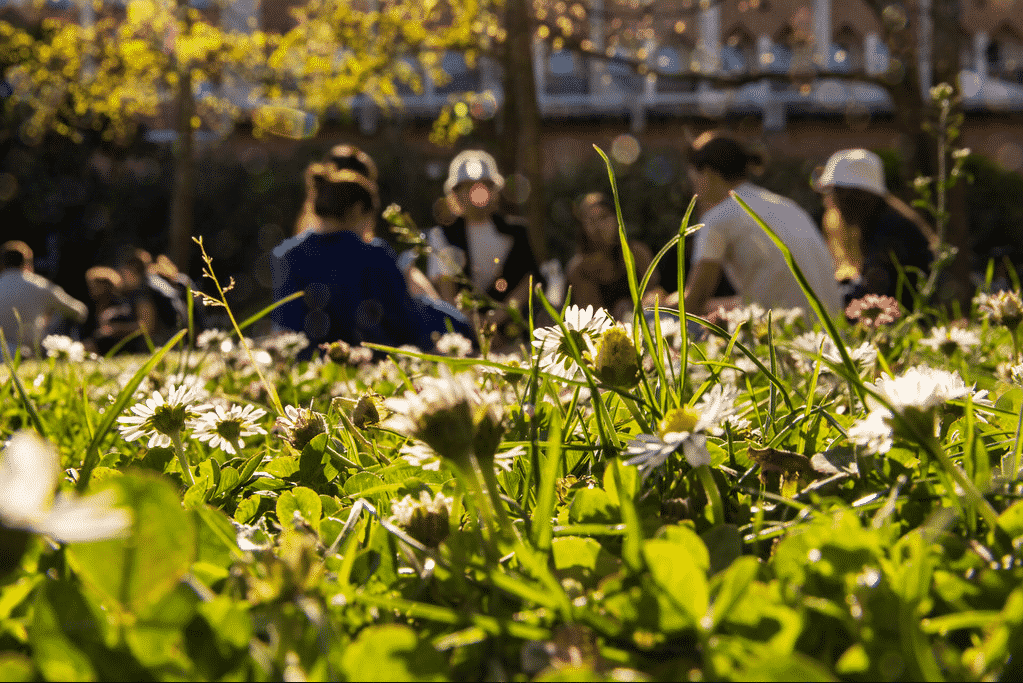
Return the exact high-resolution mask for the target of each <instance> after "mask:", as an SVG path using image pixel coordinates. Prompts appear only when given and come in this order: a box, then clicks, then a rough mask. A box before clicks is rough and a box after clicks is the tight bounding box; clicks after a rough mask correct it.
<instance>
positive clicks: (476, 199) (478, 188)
mask: <svg viewBox="0 0 1023 683" xmlns="http://www.w3.org/2000/svg"><path fill="white" fill-rule="evenodd" d="M469 201H470V202H472V203H473V206H478V207H480V208H482V207H484V206H486V205H487V204H489V203H490V187H488V186H487V184H486V183H476V184H475V185H473V186H472V188H470V189H469Z"/></svg>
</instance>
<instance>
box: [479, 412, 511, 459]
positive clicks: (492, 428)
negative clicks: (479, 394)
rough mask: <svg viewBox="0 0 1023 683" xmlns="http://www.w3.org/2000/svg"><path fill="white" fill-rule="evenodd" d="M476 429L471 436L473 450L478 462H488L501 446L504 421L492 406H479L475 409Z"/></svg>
mask: <svg viewBox="0 0 1023 683" xmlns="http://www.w3.org/2000/svg"><path fill="white" fill-rule="evenodd" d="M475 423H476V429H475V434H474V436H473V450H474V452H475V453H476V457H477V458H478V459H479V461H480V462H490V461H493V459H494V453H497V448H498V446H500V445H501V437H503V436H504V421H503V420H502V419H501V416H500V415H499V414H498V413H497V411H495V410H494V407H493V406H490V405H480V406H479V407H478V408H477V409H476V420H475Z"/></svg>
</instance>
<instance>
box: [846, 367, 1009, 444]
mask: <svg viewBox="0 0 1023 683" xmlns="http://www.w3.org/2000/svg"><path fill="white" fill-rule="evenodd" d="M867 386H868V387H870V388H872V389H873V390H874V391H875V392H877V393H878V394H879V395H880V396H881V397H882V398H883V399H884V400H885V401H886V402H887V403H888V404H889V405H891V407H892V409H894V410H895V411H896V412H898V413H900V414H901V415H903V417H904V418H906V419H909V420H911V421H912V422H914V423H915V424H917V425H918V428H919V429H933V428H934V426H935V424H934V421H935V420H936V417H935V413H934V410H935V409H936V408H937V407H938V406H941V405H942V404H944V403H945V402H947V401H950V400H952V399H957V398H962V397H964V396H966V395H967V394H969V393H971V392H972V389H970V388H968V387H967V386H966V384H965V383H964V382H963V378H962V377H960V376H959V375H958V374H957V373H955V372H949V371H947V370H936V369H934V368H929V367H926V366H916V367H912V368H910V369H909V370H907V371H906V372H904V373H903V374H902V375H900V376H899V377H892V376H891V375H882V376H881V377H880V378H879V379H878V380H877V382H875V383H873V384H870V383H868V384H867ZM975 396H976V398H975V399H974V400H975V401H979V402H980V404H981V405H985V404H987V403H990V401H988V399H987V398H986V396H987V393H986V392H978V393H977V394H975ZM867 407H868V408H869V409H870V413H869V414H868V415H867V417H866V418H864V419H862V420H860V421H859V422H857V423H856V424H854V425H853V426H852V427H850V428H849V439H850V440H851V441H852V442H853V443H856V444H860V445H862V446H866V447H867V448H868V449H869V450H870V451H871V452H874V453H885V452H887V451H888V450H889V449H890V448H891V445H892V438H893V437H894V435H895V430H896V427H895V424H894V422H893V415H892V410H890V409H889V408H888V407H887V406H885V405H884V404H883V403H882V402H881V401H879V400H878V399H877V398H875V397H874V396H872V395H868V396H867Z"/></svg>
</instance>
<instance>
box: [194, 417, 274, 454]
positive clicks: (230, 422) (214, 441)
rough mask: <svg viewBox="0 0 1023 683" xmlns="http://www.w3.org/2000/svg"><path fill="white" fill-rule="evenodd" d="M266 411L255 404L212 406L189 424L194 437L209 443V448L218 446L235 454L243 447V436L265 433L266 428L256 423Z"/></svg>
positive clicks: (226, 451)
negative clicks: (228, 406)
mask: <svg viewBox="0 0 1023 683" xmlns="http://www.w3.org/2000/svg"><path fill="white" fill-rule="evenodd" d="M264 415H266V411H265V410H263V409H262V408H256V407H255V406H251V405H248V406H245V407H244V408H242V407H239V406H231V407H230V408H229V409H226V410H225V409H224V407H223V406H219V405H218V406H214V407H213V409H212V410H210V411H208V412H206V413H203V414H202V415H200V416H199V417H198V418H196V419H194V420H192V422H191V423H190V426H191V427H192V432H193V435H194V436H195V438H197V439H199V441H202V442H205V443H209V445H210V448H220V449H222V450H223V451H224V452H225V453H228V454H230V455H237V454H238V449H241V448H244V447H245V443H244V441H243V437H246V436H255V435H256V434H266V430H265V429H263V428H262V427H260V426H259V425H258V424H256V420H259V419H260V418H262V417H263V416H264Z"/></svg>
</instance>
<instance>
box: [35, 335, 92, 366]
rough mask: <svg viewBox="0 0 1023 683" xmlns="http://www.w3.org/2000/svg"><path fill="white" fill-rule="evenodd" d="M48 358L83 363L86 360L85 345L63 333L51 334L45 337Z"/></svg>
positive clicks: (44, 342)
mask: <svg viewBox="0 0 1023 683" xmlns="http://www.w3.org/2000/svg"><path fill="white" fill-rule="evenodd" d="M42 344H43V348H44V349H46V356H47V357H48V358H56V359H57V360H63V361H70V362H72V363H81V362H82V361H84V360H85V345H83V344H82V342H80V341H75V340H74V339H72V338H71V337H68V336H65V335H63V334H51V335H49V336H47V337H46V338H45V339H43V342H42Z"/></svg>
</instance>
